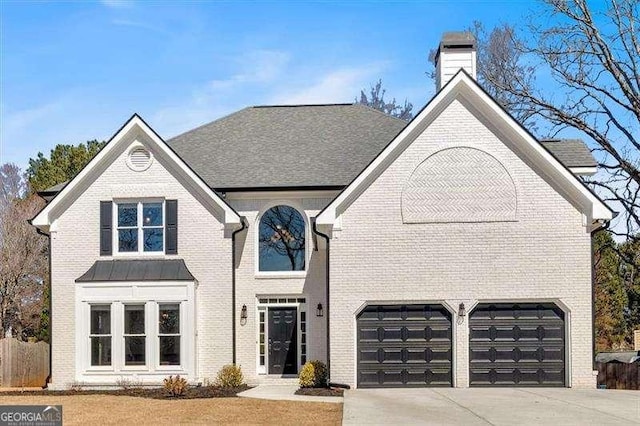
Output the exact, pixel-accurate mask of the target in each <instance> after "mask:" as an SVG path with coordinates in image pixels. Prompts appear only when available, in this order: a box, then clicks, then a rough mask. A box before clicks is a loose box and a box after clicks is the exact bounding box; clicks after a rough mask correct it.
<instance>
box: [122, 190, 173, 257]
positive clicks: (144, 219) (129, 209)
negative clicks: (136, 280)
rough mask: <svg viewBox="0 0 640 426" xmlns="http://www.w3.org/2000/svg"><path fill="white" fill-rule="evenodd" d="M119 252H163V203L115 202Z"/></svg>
mask: <svg viewBox="0 0 640 426" xmlns="http://www.w3.org/2000/svg"><path fill="white" fill-rule="evenodd" d="M116 205H117V215H116V216H117V219H116V220H117V222H116V223H117V231H116V232H117V247H118V252H119V253H142V252H164V203H163V202H122V203H117V204H116Z"/></svg>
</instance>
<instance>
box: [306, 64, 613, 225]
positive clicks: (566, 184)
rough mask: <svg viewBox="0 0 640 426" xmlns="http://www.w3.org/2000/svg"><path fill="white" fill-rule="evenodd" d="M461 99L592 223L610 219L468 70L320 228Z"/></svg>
mask: <svg viewBox="0 0 640 426" xmlns="http://www.w3.org/2000/svg"><path fill="white" fill-rule="evenodd" d="M454 99H461V100H464V102H465V103H466V104H468V105H470V106H471V107H473V109H474V111H476V112H478V113H479V114H481V115H482V116H483V117H484V118H485V119H486V120H488V122H490V123H491V124H492V126H495V127H496V129H497V130H498V131H499V132H500V133H501V134H502V135H503V136H505V139H507V140H512V141H514V143H513V144H514V146H517V147H518V150H519V153H520V154H522V155H524V156H526V157H527V159H528V160H529V161H531V163H532V164H535V165H537V166H539V167H540V168H541V169H543V170H544V171H545V173H546V174H547V175H548V176H549V177H550V178H551V179H552V180H553V181H554V182H555V183H557V184H558V185H559V186H560V187H561V188H562V189H563V190H564V191H565V192H566V194H565V196H569V197H571V198H572V199H573V200H574V201H576V202H577V203H578V204H579V205H580V207H581V209H582V212H583V213H584V214H585V216H586V218H587V220H588V222H587V224H589V225H591V223H592V222H593V221H597V220H604V221H607V220H610V219H611V218H612V217H613V211H612V210H611V209H610V208H609V207H608V206H607V205H606V204H605V203H604V202H603V201H602V200H601V199H600V198H599V197H598V196H597V195H596V194H595V193H594V192H593V191H591V190H590V189H589V188H588V187H587V186H586V185H585V184H584V182H582V181H581V180H580V179H579V178H578V177H577V176H575V175H574V174H573V173H572V172H571V170H570V169H569V168H568V167H567V166H566V165H564V164H562V163H561V162H560V161H559V160H558V159H557V158H556V157H555V156H554V155H553V154H552V153H551V152H550V151H549V150H548V149H547V148H546V147H545V146H543V145H542V144H541V143H540V142H539V141H538V140H536V139H535V137H534V136H533V135H531V134H530V133H529V132H528V131H527V130H526V129H525V128H524V127H523V126H522V125H520V124H519V123H518V122H517V121H516V120H515V119H514V118H513V117H511V116H510V115H509V114H508V113H507V112H506V111H505V110H504V109H503V108H502V107H501V106H500V105H499V104H498V103H497V102H496V101H495V100H494V99H492V98H491V97H490V96H489V95H488V94H487V93H486V92H485V91H484V90H483V89H482V88H481V87H480V86H479V85H478V83H477V82H476V81H475V80H474V79H473V78H471V77H470V76H469V75H468V74H467V73H466V72H464V70H460V71H459V72H458V73H457V74H456V75H455V76H454V77H453V78H452V79H451V80H450V81H449V82H448V83H447V85H445V87H443V88H442V90H440V91H439V92H438V93H437V94H436V95H435V96H434V98H432V99H431V101H430V102H429V103H427V105H425V107H424V108H423V109H422V110H421V111H420V112H419V113H418V114H417V115H416V116H415V117H414V119H413V120H412V121H411V122H410V123H409V124H408V125H407V126H406V127H405V128H404V129H403V130H402V131H401V132H400V133H399V134H398V135H397V136H396V137H395V138H394V139H393V140H392V141H391V142H390V143H389V144H388V145H387V146H386V147H385V148H384V149H383V150H382V151H381V152H380V153H379V155H378V156H377V157H375V158H374V159H373V161H371V162H370V163H369V165H368V166H367V167H366V168H365V169H364V170H363V171H362V172H361V173H360V174H359V175H358V176H357V177H356V178H355V179H354V180H353V181H352V182H351V183H350V184H349V185H348V186H347V187H346V188H345V189H344V190H343V191H342V192H341V193H340V194H338V196H337V197H336V198H335V199H334V200H333V201H332V202H331V203H329V205H328V206H326V207H325V208H324V209H323V210H322V211H321V212H320V214H318V216H317V217H316V224H317V226H318V227H319V228H320V229H321V230H324V231H326V232H331V230H332V229H333V226H334V224H335V223H336V220H337V219H338V217H339V216H340V215H341V214H342V213H343V212H344V211H345V210H346V209H347V208H348V207H349V206H350V205H351V204H352V203H353V202H354V201H355V200H356V199H357V198H358V197H359V196H360V195H361V194H362V193H363V192H364V191H365V190H366V188H368V187H369V185H371V184H372V183H373V182H374V181H375V179H376V178H377V177H378V176H379V175H380V174H381V173H382V172H383V171H384V170H386V168H387V167H389V165H390V164H391V163H392V162H393V161H395V159H396V158H398V156H399V155H400V154H401V153H402V152H403V151H404V150H405V149H406V148H407V147H408V146H409V145H410V144H411V143H412V142H413V141H414V140H415V138H416V137H418V136H419V135H420V134H421V133H422V132H423V131H424V130H425V129H426V128H427V126H428V125H429V124H430V123H432V122H433V121H434V120H435V118H437V117H438V116H439V115H440V114H441V113H442V111H444V109H445V108H446V107H447V106H448V105H449V104H450V103H451V102H452V101H453V100H454Z"/></svg>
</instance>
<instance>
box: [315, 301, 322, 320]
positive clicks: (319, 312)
mask: <svg viewBox="0 0 640 426" xmlns="http://www.w3.org/2000/svg"><path fill="white" fill-rule="evenodd" d="M316 316H317V317H322V316H324V309H323V308H322V303H318V307H317V308H316Z"/></svg>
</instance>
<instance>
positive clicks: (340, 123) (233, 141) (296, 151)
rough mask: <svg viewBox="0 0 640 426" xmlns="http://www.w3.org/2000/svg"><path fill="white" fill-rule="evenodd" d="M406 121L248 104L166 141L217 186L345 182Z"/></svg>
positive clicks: (563, 147) (552, 143) (568, 157)
mask: <svg viewBox="0 0 640 426" xmlns="http://www.w3.org/2000/svg"><path fill="white" fill-rule="evenodd" d="M406 124H407V122H405V121H403V120H400V119H397V118H393V117H389V116H387V115H385V114H383V113H381V112H379V111H377V110H374V109H372V108H369V107H366V106H363V105H358V104H338V105H299V106H266V107H249V108H245V109H242V110H240V111H238V112H235V113H233V114H231V115H229V116H227V117H224V118H221V119H219V120H216V121H213V122H211V123H208V124H205V125H204V126H201V127H198V128H196V129H193V130H191V131H188V132H186V133H183V134H181V135H179V136H176V137H174V138H172V139H170V140H168V141H167V143H168V144H169V145H170V146H171V147H172V148H173V149H174V150H175V151H176V152H177V153H178V155H180V157H182V159H183V160H185V161H186V163H187V164H188V165H189V166H190V167H191V168H193V169H194V170H195V172H196V173H198V174H199V175H200V176H201V177H202V178H203V179H204V180H205V182H206V183H207V184H208V185H209V186H210V187H212V188H214V189H217V190H220V189H232V188H259V187H270V188H273V187H301V186H346V185H348V184H349V183H350V182H351V181H352V180H353V179H354V178H355V177H356V176H357V175H358V173H360V172H361V171H362V170H363V169H364V168H365V167H366V166H367V164H369V163H370V162H371V161H372V160H373V159H374V158H375V157H376V156H377V155H378V154H379V153H380V151H382V149H383V148H384V147H385V146H386V145H387V144H388V143H389V142H390V141H391V140H392V139H393V138H394V137H395V136H396V135H397V134H398V133H399V132H400V131H401V130H402V129H403V128H404V126H406ZM542 144H543V145H544V146H545V147H546V148H547V149H548V150H549V151H550V152H551V153H552V154H553V155H554V156H555V157H556V158H557V159H558V160H559V161H560V162H562V163H564V164H565V165H566V166H567V167H595V166H596V162H595V160H594V158H593V156H592V155H591V152H590V151H589V149H588V148H587V147H586V145H585V144H584V142H582V141H581V140H579V139H566V140H547V141H542ZM65 184H66V182H65V183H62V184H58V185H56V186H54V187H52V188H49V189H47V190H46V191H44V193H45V194H47V196H48V197H51V196H52V193H56V192H58V191H59V190H60V189H62V188H63V187H64V185H65Z"/></svg>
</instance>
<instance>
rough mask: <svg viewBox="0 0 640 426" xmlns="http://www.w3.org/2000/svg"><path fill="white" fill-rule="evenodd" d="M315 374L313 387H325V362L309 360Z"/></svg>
mask: <svg viewBox="0 0 640 426" xmlns="http://www.w3.org/2000/svg"><path fill="white" fill-rule="evenodd" d="M311 364H312V365H313V370H314V376H315V387H317V388H326V387H327V375H328V374H327V364H325V363H324V362H322V361H318V360H313V361H311Z"/></svg>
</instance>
